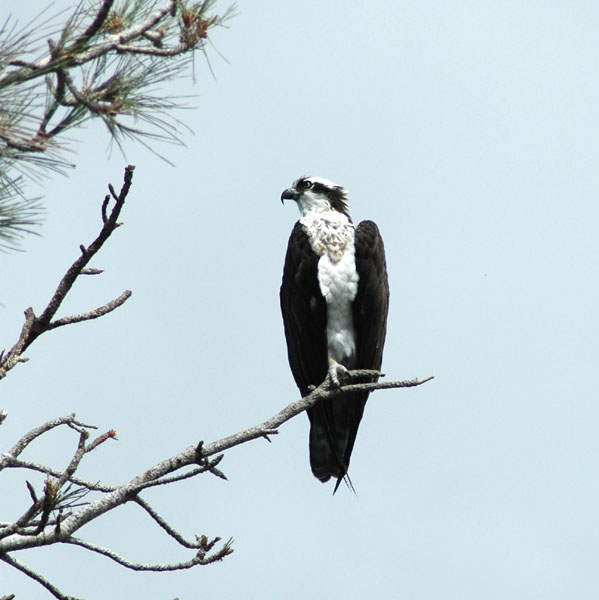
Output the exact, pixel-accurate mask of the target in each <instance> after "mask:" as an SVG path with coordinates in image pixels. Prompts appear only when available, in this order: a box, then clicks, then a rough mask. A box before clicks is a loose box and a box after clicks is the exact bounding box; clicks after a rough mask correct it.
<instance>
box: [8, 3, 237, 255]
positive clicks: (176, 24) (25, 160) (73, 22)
mask: <svg viewBox="0 0 599 600" xmlns="http://www.w3.org/2000/svg"><path fill="white" fill-rule="evenodd" d="M214 6H215V2H214V1H213V0H204V1H202V2H195V3H194V2H190V1H188V0H185V1H184V0H146V1H144V2H139V1H138V0H125V1H124V2H121V3H118V4H117V3H115V2H114V0H103V1H102V2H99V3H98V4H97V5H96V7H95V8H94V9H91V8H87V5H85V4H84V3H80V4H79V6H78V7H77V9H76V11H75V12H74V14H73V15H72V16H71V17H70V18H69V19H68V20H67V22H66V24H65V25H64V26H63V27H62V29H61V30H60V31H59V32H58V33H57V32H56V31H49V29H50V25H49V24H48V23H47V22H46V23H44V24H42V25H44V27H41V26H40V25H39V24H38V23H36V22H35V21H34V22H32V23H30V24H29V25H28V26H27V27H26V29H25V30H18V31H17V30H16V28H15V27H14V26H10V24H9V21H6V22H5V24H4V25H3V26H0V247H4V248H15V247H16V246H17V244H18V241H19V239H20V238H21V237H22V236H23V235H24V234H26V233H30V232H31V231H32V229H33V230H34V228H36V227H37V226H39V224H40V208H41V207H40V204H39V201H38V200H28V199H27V198H25V196H24V192H23V181H24V178H39V177H40V176H41V175H44V174H47V172H48V171H49V170H53V171H58V172H64V171H65V169H68V168H70V167H72V166H73V165H71V164H70V163H68V162H65V161H64V160H63V159H62V158H61V157H62V154H63V153H64V151H65V150H66V147H65V146H64V142H65V140H64V133H65V132H66V131H68V130H69V129H72V128H74V127H78V126H80V125H82V124H83V123H84V122H85V121H86V120H88V119H91V118H99V119H100V120H101V121H102V122H103V123H104V125H105V126H106V129H107V131H108V134H109V135H110V137H111V140H112V141H113V142H114V143H116V144H117V145H118V146H119V148H121V149H122V147H123V144H124V141H125V139H129V138H131V139H133V140H135V141H137V142H140V143H141V144H142V145H144V146H146V147H147V148H148V149H149V150H150V151H152V152H153V153H156V154H158V155H159V156H160V154H159V153H158V151H157V149H156V148H155V144H154V143H153V142H154V141H161V142H169V143H175V144H182V143H183V142H182V137H181V132H182V129H183V128H185V126H184V125H183V124H182V123H181V122H180V121H178V120H177V119H176V118H175V117H174V116H173V113H174V111H175V110H177V109H180V108H184V105H183V104H182V103H181V102H180V101H179V100H178V99H176V98H172V97H169V96H166V95H165V94H164V93H162V94H161V93H160V89H159V85H160V84H164V83H165V82H167V81H169V80H172V79H174V78H177V77H179V76H181V75H182V74H183V73H184V72H185V71H184V69H185V68H186V67H187V66H188V65H189V64H190V61H192V60H193V58H194V53H195V52H196V51H198V50H199V51H201V52H202V53H203V54H204V55H205V53H206V44H207V42H208V40H209V37H208V36H209V33H210V31H211V30H212V29H214V28H215V27H222V26H225V25H226V22H227V21H228V19H229V18H230V17H231V16H232V15H233V13H234V9H233V8H229V9H227V10H226V11H225V12H224V13H223V14H222V16H219V15H218V14H215V13H214ZM40 27H41V31H40V35H39V36H38V35H37V34H36V33H34V32H37V31H38V29H40ZM48 37H49V38H50V39H48ZM42 39H43V40H46V43H47V49H46V50H45V51H44V55H42V57H41V58H38V59H36V60H24V59H23V58H22V57H28V56H31V55H36V54H37V55H39V52H40V48H39V47H38V46H39V43H40V41H41V40H42ZM139 123H141V126H140V125H139ZM146 140H147V141H146ZM162 158H164V159H165V160H166V158H165V157H164V156H162ZM167 162H168V161H167ZM16 172H18V173H20V174H19V175H16V174H15V173H16Z"/></svg>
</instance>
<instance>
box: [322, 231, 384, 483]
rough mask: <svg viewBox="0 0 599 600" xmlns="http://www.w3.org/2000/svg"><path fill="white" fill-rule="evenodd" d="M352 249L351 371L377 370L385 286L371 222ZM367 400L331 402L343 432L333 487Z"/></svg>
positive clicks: (380, 357) (380, 246) (344, 468)
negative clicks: (354, 272) (354, 291)
mask: <svg viewBox="0 0 599 600" xmlns="http://www.w3.org/2000/svg"><path fill="white" fill-rule="evenodd" d="M355 247H356V254H355V257H356V270H357V271H358V276H359V281H358V293H357V294H356V297H355V299H354V302H353V318H354V329H355V332H356V353H357V357H356V364H355V365H354V368H355V369H376V370H377V371H378V370H380V368H381V364H382V361H383V346H384V345H385V335H386V333H387V312H388V310H389V283H388V281H387V265H386V262H385V247H384V245H383V240H382V238H381V234H380V233H379V230H378V227H377V226H376V224H375V223H373V222H372V221H362V222H361V223H360V224H359V225H358V227H356V238H355ZM367 399H368V393H360V394H352V395H351V397H350V398H348V397H347V396H345V397H342V398H334V399H333V401H332V406H331V408H332V412H333V415H334V422H335V426H336V429H338V430H339V429H344V430H345V443H344V446H345V447H344V449H343V454H342V456H343V461H342V470H341V473H340V475H338V480H337V487H338V486H339V483H340V481H341V479H342V478H343V476H344V475H345V473H346V472H347V469H348V467H349V459H350V457H351V453H352V450H353V448H354V442H355V441H356V435H357V434H358V427H359V425H360V421H361V419H362V415H363V413H364V406H365V404H366V400H367ZM339 451H341V448H340V449H339ZM335 489H337V488H335Z"/></svg>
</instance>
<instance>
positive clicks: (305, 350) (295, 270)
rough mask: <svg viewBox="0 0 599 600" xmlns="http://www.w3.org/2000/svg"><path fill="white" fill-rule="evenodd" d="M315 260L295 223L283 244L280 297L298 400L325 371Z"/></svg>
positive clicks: (322, 304)
mask: <svg viewBox="0 0 599 600" xmlns="http://www.w3.org/2000/svg"><path fill="white" fill-rule="evenodd" d="M318 258H319V257H318V256H317V255H316V253H315V252H314V251H313V250H312V247H311V246H310V241H309V240H308V236H307V235H306V233H305V231H304V229H303V227H302V225H301V224H300V222H299V221H298V222H297V223H296V224H295V227H294V228H293V231H292V232H291V236H290V237H289V244H288V245H287V256H286V257H285V267H284V269H283V283H282V284H281V293H280V298H281V312H282V313H283V324H284V326H285V337H286V339H287V355H288V357H289V366H290V367H291V372H292V373H293V377H294V379H295V383H296V384H297V387H298V388H299V389H300V392H301V394H302V397H303V396H306V395H307V394H308V386H310V385H315V386H318V385H320V384H321V383H322V382H323V381H324V378H325V377H326V375H327V370H328V359H327V338H326V327H327V304H326V300H325V299H324V296H323V295H322V293H321V291H320V287H319V285H318Z"/></svg>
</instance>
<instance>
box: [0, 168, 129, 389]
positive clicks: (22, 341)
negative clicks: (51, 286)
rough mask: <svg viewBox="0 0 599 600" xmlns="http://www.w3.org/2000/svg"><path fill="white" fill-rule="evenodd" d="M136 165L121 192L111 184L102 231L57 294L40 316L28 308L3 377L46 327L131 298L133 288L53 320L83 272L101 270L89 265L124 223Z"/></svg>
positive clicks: (3, 363) (4, 361) (2, 364)
mask: <svg viewBox="0 0 599 600" xmlns="http://www.w3.org/2000/svg"><path fill="white" fill-rule="evenodd" d="M134 169H135V167H134V166H133V165H129V166H127V167H126V168H125V176H124V182H123V185H122V187H121V190H120V192H119V194H118V195H117V194H116V193H115V192H114V189H113V188H112V186H110V188H111V189H112V191H111V193H112V195H113V197H114V206H113V208H112V210H111V211H110V214H109V215H108V214H107V204H108V203H107V200H106V198H105V199H104V201H103V203H102V229H101V230H100V233H99V234H98V236H97V237H96V239H95V240H94V241H93V242H92V243H91V244H90V245H89V246H87V247H85V246H84V245H81V246H80V250H81V255H80V256H79V258H77V260H76V261H75V262H74V263H73V264H72V265H71V266H70V267H69V269H68V270H67V272H66V273H65V275H64V276H63V278H62V279H61V281H60V283H59V284H58V287H57V288H56V291H55V292H54V295H53V296H52V298H51V299H50V301H49V302H48V305H47V306H46V308H45V309H44V311H43V312H42V314H41V315H40V316H39V317H36V316H35V313H34V312H33V309H32V308H28V309H27V311H26V312H25V324H24V325H23V328H22V330H21V334H20V336H19V339H18V341H17V343H16V344H15V345H14V346H13V347H12V348H11V349H10V350H9V351H8V353H7V354H6V355H5V356H3V357H0V379H2V378H3V377H5V376H6V374H7V373H8V371H10V370H11V369H12V368H13V367H14V366H15V365H16V364H17V363H19V362H23V360H24V359H23V357H22V353H23V352H24V351H25V350H26V349H27V348H28V347H29V346H30V345H31V344H32V343H33V342H34V341H35V340H36V339H37V338H38V337H39V336H40V335H42V334H43V333H45V332H46V331H50V330H51V329H56V328H57V327H62V326H63V325H70V324H72V323H79V322H82V321H89V320H92V319H97V318H99V317H102V316H104V315H106V314H108V313H110V312H112V311H113V310H115V309H116V308H118V307H119V306H121V305H122V304H124V303H125V302H126V301H127V300H128V299H129V298H130V296H131V292H130V291H129V290H126V291H124V292H123V293H122V294H121V295H120V296H119V297H118V298H115V299H114V300H112V301H110V302H107V303H106V304H104V305H102V306H100V307H98V308H96V309H95V310H92V311H89V312H86V313H81V314H78V315H71V316H70V317H64V318H62V319H57V320H55V321H52V319H53V317H54V315H55V314H56V312H57V311H58V309H59V308H60V306H61V304H62V302H63V300H64V299H65V297H66V296H67V294H68V293H69V292H70V291H71V288H72V287H73V285H74V283H75V281H76V280H77V278H78V277H79V275H82V274H89V273H90V272H93V273H96V272H97V271H93V270H92V271H90V270H89V269H87V268H86V267H87V265H88V263H89V262H90V261H91V259H92V258H93V257H94V256H95V255H96V254H97V252H98V251H99V250H100V249H101V248H102V246H103V245H104V243H105V242H106V240H108V238H109V237H110V236H111V234H112V233H113V232H114V230H115V229H117V227H119V226H120V223H119V222H118V218H119V216H120V214H121V210H122V208H123V205H124V203H125V199H126V198H127V195H128V194H129V190H130V189H131V183H132V181H133V171H134Z"/></svg>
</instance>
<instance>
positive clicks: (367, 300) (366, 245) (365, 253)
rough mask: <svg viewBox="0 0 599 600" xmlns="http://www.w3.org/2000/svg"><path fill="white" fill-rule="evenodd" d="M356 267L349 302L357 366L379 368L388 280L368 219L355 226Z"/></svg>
mask: <svg viewBox="0 0 599 600" xmlns="http://www.w3.org/2000/svg"><path fill="white" fill-rule="evenodd" d="M356 269H357V271H358V275H359V277H360V280H359V282H358V293H357V295H356V298H355V300H354V304H353V313H354V328H355V330H356V342H357V343H356V348H357V354H358V356H357V362H356V368H357V369H376V370H380V368H381V364H382V361H383V346H384V345H385V336H386V334H387V312H388V311H389V282H388V281H387V264H386V262H385V247H384V245H383V239H382V238H381V234H380V233H379V229H378V227H377V226H376V224H375V223H373V222H372V221H362V222H361V223H360V224H359V225H358V227H357V228H356Z"/></svg>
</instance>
